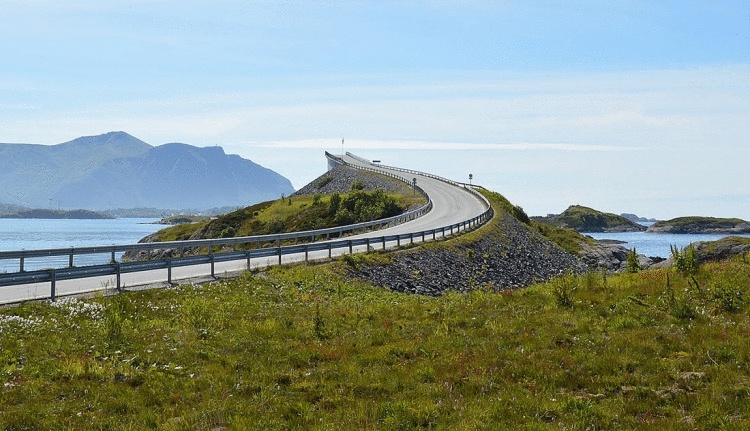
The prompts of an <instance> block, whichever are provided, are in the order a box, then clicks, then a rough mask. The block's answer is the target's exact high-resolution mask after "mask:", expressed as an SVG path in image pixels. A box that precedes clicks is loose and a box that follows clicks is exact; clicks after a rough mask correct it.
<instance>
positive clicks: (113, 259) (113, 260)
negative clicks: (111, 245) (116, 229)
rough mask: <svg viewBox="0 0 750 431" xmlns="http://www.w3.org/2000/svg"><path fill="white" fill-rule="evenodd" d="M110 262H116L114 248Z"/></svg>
mask: <svg viewBox="0 0 750 431" xmlns="http://www.w3.org/2000/svg"><path fill="white" fill-rule="evenodd" d="M110 262H112V263H115V262H116V260H115V251H114V250H112V257H111V258H110Z"/></svg>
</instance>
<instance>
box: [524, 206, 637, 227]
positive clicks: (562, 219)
mask: <svg viewBox="0 0 750 431" xmlns="http://www.w3.org/2000/svg"><path fill="white" fill-rule="evenodd" d="M534 220H535V221H538V222H540V223H545V224H548V225H550V226H555V227H561V228H568V229H575V230H577V231H578V232H640V231H645V230H646V228H645V227H644V226H642V225H639V224H638V223H635V222H632V221H630V220H628V219H626V218H625V217H623V216H620V215H617V214H612V213H604V212H601V211H597V210H595V209H592V208H589V207H584V206H581V205H572V206H570V207H568V209H566V210H565V211H564V212H563V213H562V214H560V215H557V216H554V217H535V218H534Z"/></svg>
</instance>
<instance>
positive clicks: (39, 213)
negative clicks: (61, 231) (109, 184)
mask: <svg viewBox="0 0 750 431" xmlns="http://www.w3.org/2000/svg"><path fill="white" fill-rule="evenodd" d="M0 218H32V219H86V220H98V219H108V218H114V217H112V216H109V215H106V214H102V213H98V212H94V211H87V210H72V211H64V210H46V209H36V210H25V211H19V212H16V213H13V214H3V215H0Z"/></svg>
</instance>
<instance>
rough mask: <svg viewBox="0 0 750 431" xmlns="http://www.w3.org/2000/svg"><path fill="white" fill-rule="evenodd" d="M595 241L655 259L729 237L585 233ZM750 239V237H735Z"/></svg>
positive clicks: (640, 233) (716, 235)
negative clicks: (607, 241)
mask: <svg viewBox="0 0 750 431" xmlns="http://www.w3.org/2000/svg"><path fill="white" fill-rule="evenodd" d="M584 235H588V236H590V237H592V238H594V239H614V240H617V241H623V242H625V244H622V246H623V247H625V248H628V249H633V248H635V250H636V252H637V253H638V254H643V255H646V256H653V257H664V258H667V257H669V256H670V246H676V247H678V248H680V249H682V248H684V247H686V246H688V245H690V244H691V243H694V242H699V241H716V240H719V239H721V238H725V237H727V236H729V235H720V234H669V233H646V232H616V233H584ZM735 236H742V237H750V235H735Z"/></svg>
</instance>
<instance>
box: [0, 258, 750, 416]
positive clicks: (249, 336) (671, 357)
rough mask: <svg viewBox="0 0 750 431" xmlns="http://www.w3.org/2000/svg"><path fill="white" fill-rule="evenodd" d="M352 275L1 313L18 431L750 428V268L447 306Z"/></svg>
mask: <svg viewBox="0 0 750 431" xmlns="http://www.w3.org/2000/svg"><path fill="white" fill-rule="evenodd" d="M340 265H343V264H342V263H334V264H330V265H318V266H295V267H287V268H274V269H272V270H270V271H269V272H268V273H266V274H263V275H250V274H248V275H246V276H245V277H243V278H240V279H236V280H231V281H219V282H216V283H213V284H210V285H204V286H183V287H176V288H173V289H167V290H158V291H156V290H154V291H146V292H130V293H125V294H122V295H119V296H112V297H99V298H93V299H88V300H83V299H78V300H64V301H58V302H57V303H54V304H49V303H28V304H23V305H20V306H15V307H10V308H5V309H2V310H0V427H1V428H2V429H5V430H31V429H56V430H67V429H71V430H72V429H75V430H85V429H96V430H100V429H101V430H104V429H107V430H109V429H132V430H136V429H138V430H140V429H159V430H204V429H205V430H209V429H210V430H245V429H300V430H301V429H305V430H307V429H326V430H327V429H331V430H335V429H346V430H350V429H384V430H407V429H443V430H473V429H493V430H494V429H636V428H637V429H654V430H663V429H678V430H679V429H686V430H687V429H749V428H750V381H749V380H750V343H748V338H750V320H749V319H748V306H747V295H748V286H750V265H749V264H748V263H747V261H743V260H739V259H738V260H735V261H732V262H725V263H719V264H707V265H704V266H703V267H702V268H701V270H700V271H699V272H698V273H696V274H694V275H690V274H687V275H682V274H678V273H676V272H672V271H670V270H659V271H649V272H641V273H636V274H626V275H621V276H615V277H609V278H605V277H603V276H602V275H600V274H589V275H585V276H582V277H572V276H566V277H562V278H559V279H556V280H553V281H552V282H550V283H549V284H545V285H538V286H533V287H531V288H528V289H524V290H519V291H513V292H511V291H506V292H500V293H495V292H485V291H475V292H473V293H471V294H468V295H460V294H448V295H446V296H443V297H440V298H429V297H420V296H410V295H404V294H395V293H390V292H386V291H383V290H381V289H378V288H373V287H371V286H366V285H363V284H361V283H359V282H357V281H352V280H346V279H344V278H342V277H341V276H340V275H338V274H341V273H343V271H342V269H341V267H340Z"/></svg>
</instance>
